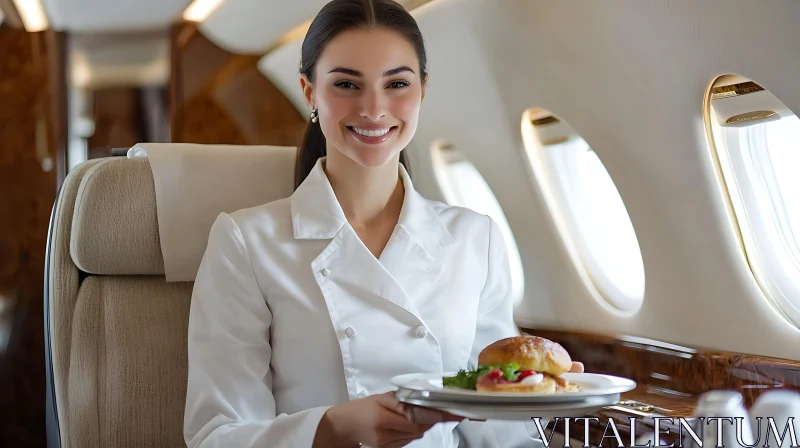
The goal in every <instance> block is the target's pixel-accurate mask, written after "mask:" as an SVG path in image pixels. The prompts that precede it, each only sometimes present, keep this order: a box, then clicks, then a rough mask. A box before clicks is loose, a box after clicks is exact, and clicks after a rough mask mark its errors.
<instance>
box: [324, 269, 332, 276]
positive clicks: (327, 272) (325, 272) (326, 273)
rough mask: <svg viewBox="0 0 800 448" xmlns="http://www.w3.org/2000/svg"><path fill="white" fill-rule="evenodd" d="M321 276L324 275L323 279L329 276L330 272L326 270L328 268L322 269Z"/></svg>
mask: <svg viewBox="0 0 800 448" xmlns="http://www.w3.org/2000/svg"><path fill="white" fill-rule="evenodd" d="M322 275H324V276H325V277H327V276H329V275H331V270H330V269H328V268H324V269H323V270H322Z"/></svg>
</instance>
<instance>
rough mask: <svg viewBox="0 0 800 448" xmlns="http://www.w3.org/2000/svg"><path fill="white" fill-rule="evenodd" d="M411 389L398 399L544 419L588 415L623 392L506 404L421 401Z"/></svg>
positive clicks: (485, 416)
mask: <svg viewBox="0 0 800 448" xmlns="http://www.w3.org/2000/svg"><path fill="white" fill-rule="evenodd" d="M408 392H411V391H410V390H408V389H399V390H398V391H397V392H396V393H395V395H396V396H397V399H398V400H400V401H402V402H405V403H410V404H414V405H417V406H425V407H428V408H434V409H439V410H442V411H446V412H449V413H451V414H454V415H460V416H462V417H466V418H470V419H474V420H531V419H534V418H536V417H539V418H540V419H542V420H543V421H542V422H541V423H542V425H543V426H544V424H545V423H546V422H545V421H544V420H555V418H557V417H561V418H566V417H585V416H587V415H589V414H591V413H593V412H595V411H597V410H599V409H602V408H604V407H607V406H612V405H614V404H617V403H618V402H619V398H620V396H619V394H609V395H599V396H594V397H588V398H585V399H584V400H581V401H577V402H555V403H552V402H551V403H542V404H538V405H531V404H502V403H483V404H480V403H451V402H441V401H430V400H419V399H414V398H408V397H407V395H408Z"/></svg>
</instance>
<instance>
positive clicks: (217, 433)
mask: <svg viewBox="0 0 800 448" xmlns="http://www.w3.org/2000/svg"><path fill="white" fill-rule="evenodd" d="M271 321H272V313H271V312H270V310H269V308H268V306H267V303H266V300H265V298H264V295H263V294H262V292H261V288H260V287H259V285H258V281H257V279H256V277H255V274H254V271H253V267H252V265H251V262H250V258H249V255H248V253H247V248H246V247H245V242H244V238H243V237H242V234H241V232H240V231H239V228H238V226H237V225H236V223H235V222H234V221H233V219H232V218H231V217H230V216H229V215H227V214H224V213H223V214H221V215H219V216H218V217H217V220H216V221H215V222H214V225H213V226H212V228H211V232H210V235H209V240H208V246H207V248H206V252H205V254H204V256H203V260H202V262H201V264H200V268H199V271H198V273H197V278H196V280H195V284H194V290H193V293H192V303H191V311H190V315H189V332H188V348H189V353H188V356H189V376H188V384H187V395H186V409H185V414H184V438H185V441H186V444H187V446H188V447H190V448H193V447H203V448H211V447H233V446H253V447H256V446H262V447H266V446H269V447H276V448H278V447H311V445H312V442H313V440H314V435H315V433H316V430H317V425H318V424H319V421H320V419H321V418H322V416H323V414H324V413H325V412H326V411H327V409H328V407H317V408H311V409H308V410H305V411H301V412H297V413H294V414H291V415H287V414H280V415H276V410H275V399H274V397H273V395H272V374H271V372H270V357H271V352H272V350H271V347H270V339H269V335H270V324H271Z"/></svg>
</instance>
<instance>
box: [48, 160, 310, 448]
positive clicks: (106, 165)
mask: <svg viewBox="0 0 800 448" xmlns="http://www.w3.org/2000/svg"><path fill="white" fill-rule="evenodd" d="M283 154H284V156H282V157H279V158H278V160H279V162H280V163H283V164H286V165H287V166H286V167H285V170H286V171H288V172H289V173H288V174H290V173H291V172H293V168H294V167H293V166H291V165H290V163H292V162H293V160H292V161H291V162H289V159H287V157H285V154H286V151H285V149H284V152H283ZM291 157H292V158H293V156H291ZM280 182H281V183H286V182H291V175H287V176H281V179H280ZM287 187H288V191H291V186H290V185H280V186H279V188H276V189H275V191H276V192H280V195H278V194H276V195H275V197H266V198H265V202H268V201H269V200H274V199H279V197H282V196H286V194H285V192H286V191H287ZM156 210H157V207H156V193H155V184H154V179H153V174H152V171H151V167H150V163H149V161H148V159H146V158H142V159H129V158H126V157H112V158H106V159H96V160H91V161H89V162H86V163H84V164H82V165H80V166H78V167H76V168H75V169H74V170H73V171H71V172H70V174H69V175H68V176H67V179H66V181H65V182H64V184H63V186H62V188H61V191H60V193H59V195H58V199H57V201H56V205H55V207H54V210H53V215H52V219H51V224H50V235H49V238H48V254H47V263H48V266H47V270H46V272H47V278H46V279H45V297H46V299H45V300H46V302H47V303H45V332H46V347H47V349H46V350H47V353H46V355H47V366H48V391H47V395H48V446H63V447H70V448H72V447H75V448H92V447H98V448H99V447H103V448H112V447H136V448H140V447H178V446H185V442H184V440H183V413H184V400H185V394H186V378H187V348H186V333H187V325H188V317H189V304H190V298H191V293H192V285H193V283H192V282H167V281H166V278H165V274H164V257H163V256H162V251H161V246H160V240H159V231H158V229H159V228H158V219H157V216H156Z"/></svg>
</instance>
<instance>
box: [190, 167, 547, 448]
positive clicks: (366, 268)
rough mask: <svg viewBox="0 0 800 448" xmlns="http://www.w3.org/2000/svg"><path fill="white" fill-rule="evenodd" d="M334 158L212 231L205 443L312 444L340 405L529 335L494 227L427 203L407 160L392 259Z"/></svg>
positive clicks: (491, 429)
mask: <svg viewBox="0 0 800 448" xmlns="http://www.w3.org/2000/svg"><path fill="white" fill-rule="evenodd" d="M323 161H324V158H322V159H320V160H318V161H317V164H316V165H315V167H314V168H313V170H312V172H311V173H310V175H309V176H308V177H307V178H306V180H305V181H304V182H303V183H302V184H301V185H300V186H299V187H298V188H297V190H296V191H295V192H294V194H292V196H291V197H289V198H286V199H283V200H278V201H275V202H271V203H268V204H266V205H262V206H259V207H255V208H249V209H245V210H239V211H237V212H235V213H231V214H225V213H223V214H220V215H219V217H218V218H217V220H216V221H215V223H214V225H213V226H212V229H211V232H210V236H209V240H208V246H207V249H206V252H205V255H204V257H203V261H202V263H201V265H200V268H199V271H198V274H197V278H196V281H195V285H194V291H193V294H192V303H191V312H190V318H189V334H188V347H189V353H188V355H189V377H188V390H187V397H186V412H185V421H184V436H185V440H186V442H187V445H188V446H189V447H274V448H279V447H292V448H294V447H298V448H305V447H310V446H311V445H312V442H313V440H314V435H315V432H316V428H317V425H318V423H319V421H320V419H321V418H322V415H323V414H324V413H325V411H326V410H327V409H328V408H329V407H330V406H332V405H336V404H340V403H344V402H347V401H349V400H353V399H357V398H360V397H366V396H368V395H372V394H379V393H383V392H386V391H390V390H395V389H396V388H395V387H393V386H392V384H391V382H390V380H391V378H392V377H394V376H395V375H401V374H406V373H422V372H435V373H437V374H439V373H443V372H450V371H457V370H459V369H463V368H466V367H467V366H468V365H475V364H476V363H477V357H478V354H479V353H480V351H481V350H482V349H483V348H484V347H485V346H487V345H488V344H490V343H492V342H494V341H496V340H498V339H501V338H504V337H508V336H513V335H518V334H519V330H518V328H517V327H516V325H515V323H514V321H513V316H512V296H511V294H510V287H511V279H510V274H509V272H510V270H509V265H508V258H507V255H506V247H505V244H506V243H505V241H504V239H503V235H502V234H501V232H500V229H499V227H498V226H497V224H496V223H494V221H492V220H491V219H490V218H489V217H487V216H485V215H481V214H478V213H476V212H473V211H471V210H468V209H465V208H460V207H454V206H448V205H445V204H442V203H439V202H434V201H430V200H427V199H425V198H423V197H422V196H421V195H420V194H419V193H418V192H417V191H415V190H414V188H413V185H412V183H411V180H410V178H409V176H408V173H407V172H406V170H405V169H404V168H403V167H402V165H401V166H400V175H401V179H402V182H403V184H404V186H405V196H404V202H403V206H402V211H401V213H400V219H399V222H398V224H397V226H396V227H395V230H394V233H393V234H392V236H391V238H390V240H389V242H388V243H387V245H386V247H385V249H384V250H383V252H382V254H381V255H380V257H379V258H376V257H375V256H374V255H372V253H371V252H370V251H369V250H368V249H367V247H366V246H365V245H364V244H363V242H362V241H361V240H360V238H359V237H358V235H357V234H356V233H355V231H354V230H353V228H352V227H351V226H350V224H349V223H348V222H347V219H346V218H345V215H344V213H343V211H342V209H341V206H340V205H339V202H338V201H337V199H336V196H335V195H334V192H333V189H332V188H331V185H330V183H329V181H328V178H327V176H326V174H325V171H324V170H323ZM532 435H534V436H535V437H538V436H536V432H535V427H534V426H533V425H529V424H528V423H526V422H499V421H498V422H495V421H488V422H461V423H439V424H437V425H436V426H434V427H433V428H432V429H431V430H429V431H428V432H427V433H426V434H425V436H424V437H423V438H422V439H420V440H417V441H415V442H413V443H412V444H411V445H408V446H410V447H414V448H434V447H435V448H450V447H455V446H475V447H494V446H498V447H499V446H502V447H514V446H519V447H530V446H540V444H541V441H540V440H538V438H537V439H535V438H534V437H533V436H532Z"/></svg>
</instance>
